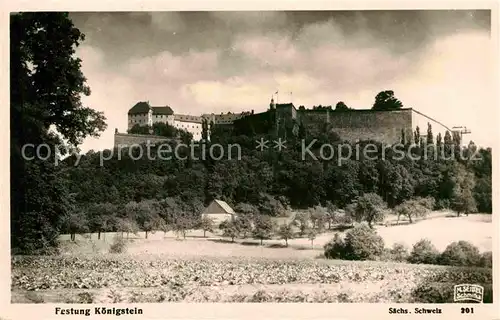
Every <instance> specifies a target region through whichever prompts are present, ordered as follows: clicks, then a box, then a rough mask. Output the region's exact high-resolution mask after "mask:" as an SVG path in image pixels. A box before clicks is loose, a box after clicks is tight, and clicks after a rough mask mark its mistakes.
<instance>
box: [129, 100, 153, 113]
mask: <svg viewBox="0 0 500 320" xmlns="http://www.w3.org/2000/svg"><path fill="white" fill-rule="evenodd" d="M149 108H150V106H149V103H147V102H144V101H141V102H137V103H136V104H135V106H133V107H132V108H131V109H130V110H129V111H128V114H141V113H148V112H149Z"/></svg>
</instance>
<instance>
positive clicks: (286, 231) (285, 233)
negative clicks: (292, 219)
mask: <svg viewBox="0 0 500 320" xmlns="http://www.w3.org/2000/svg"><path fill="white" fill-rule="evenodd" d="M278 235H279V236H280V238H281V239H283V240H285V245H286V246H287V247H288V240H289V239H293V236H294V233H293V229H292V225H291V224H288V223H285V224H282V225H281V226H280V227H279V229H278Z"/></svg>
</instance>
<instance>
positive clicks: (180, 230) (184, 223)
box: [172, 216, 194, 239]
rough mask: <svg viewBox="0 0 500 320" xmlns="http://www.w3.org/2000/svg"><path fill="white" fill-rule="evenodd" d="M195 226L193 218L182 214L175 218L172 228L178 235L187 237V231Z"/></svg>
mask: <svg viewBox="0 0 500 320" xmlns="http://www.w3.org/2000/svg"><path fill="white" fill-rule="evenodd" d="M193 226H194V223H193V220H192V219H190V218H188V217H185V216H181V217H179V218H177V219H176V220H175V222H174V223H173V225H172V228H173V230H174V231H175V233H176V234H177V236H179V235H182V238H183V239H186V234H187V232H188V231H189V230H190V229H192V228H193Z"/></svg>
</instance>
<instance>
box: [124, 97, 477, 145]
mask: <svg viewBox="0 0 500 320" xmlns="http://www.w3.org/2000/svg"><path fill="white" fill-rule="evenodd" d="M159 122H162V123H166V124H168V125H170V126H172V127H174V128H177V129H181V130H185V131H187V132H189V133H191V134H192V136H193V140H195V141H199V140H201V139H202V137H203V130H204V129H203V128H204V124H205V125H206V126H205V128H206V130H207V136H208V138H210V134H211V132H213V131H214V130H215V129H216V128H225V129H229V130H233V131H236V133H238V132H240V133H241V132H247V133H248V132H252V133H265V132H269V130H270V128H272V129H273V130H278V131H277V132H278V133H279V132H280V130H282V131H283V130H284V131H287V129H291V131H292V132H294V133H296V132H297V130H298V128H299V127H300V126H303V127H304V129H305V130H306V131H308V132H317V131H318V129H319V130H321V128H324V129H323V130H330V131H333V132H335V133H337V134H338V135H339V136H340V138H341V139H342V140H347V141H350V142H356V141H359V140H375V141H379V142H382V143H384V144H395V143H400V142H401V141H402V137H403V136H404V137H405V140H406V141H412V140H413V137H414V132H415V130H416V128H417V127H419V130H420V136H421V137H422V138H423V139H425V137H426V134H427V126H428V124H430V125H431V126H432V131H433V135H434V137H436V136H437V134H438V133H441V135H443V136H444V134H445V132H446V131H450V133H452V134H460V133H461V132H460V131H458V130H456V129H450V128H449V127H447V126H446V125H444V124H443V123H441V122H439V121H437V120H435V119H432V118H431V117H429V116H427V115H425V114H423V113H421V112H419V111H417V110H415V109H412V108H401V109H397V110H384V111H382V110H371V109H347V110H334V109H332V108H330V107H316V108H313V109H306V108H304V107H302V106H301V107H300V108H299V109H297V108H296V107H295V106H294V105H293V103H281V104H278V103H275V101H274V99H271V102H270V104H269V108H268V109H267V110H266V111H264V112H261V113H254V111H253V110H252V111H250V112H241V113H231V112H228V113H220V114H214V113H211V114H202V115H200V116H194V115H185V114H176V113H175V112H174V111H173V109H172V108H171V107H169V106H151V105H150V104H149V102H138V103H136V104H135V105H134V106H133V107H132V108H131V109H130V110H129V111H128V130H130V129H132V128H133V127H134V126H136V125H139V126H149V127H152V126H153V125H154V124H155V123H159ZM462 133H463V132H462ZM465 133H468V132H465ZM285 135H286V133H285ZM147 139H149V140H151V141H159V140H166V139H167V138H165V137H158V136H154V135H152V132H151V135H138V134H128V133H119V132H118V130H117V129H116V130H115V146H117V145H129V144H132V143H141V142H146V140H147Z"/></svg>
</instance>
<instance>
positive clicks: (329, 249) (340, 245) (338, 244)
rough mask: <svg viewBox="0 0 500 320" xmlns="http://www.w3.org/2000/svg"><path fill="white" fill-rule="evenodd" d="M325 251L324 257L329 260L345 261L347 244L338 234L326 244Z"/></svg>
mask: <svg viewBox="0 0 500 320" xmlns="http://www.w3.org/2000/svg"><path fill="white" fill-rule="evenodd" d="M324 249H325V254H324V255H325V258H327V259H343V258H344V256H345V243H344V240H342V238H341V237H340V236H339V235H338V233H336V234H335V236H334V237H333V239H332V240H330V241H329V242H327V243H326V244H325V246H324Z"/></svg>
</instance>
